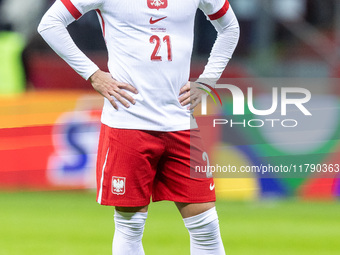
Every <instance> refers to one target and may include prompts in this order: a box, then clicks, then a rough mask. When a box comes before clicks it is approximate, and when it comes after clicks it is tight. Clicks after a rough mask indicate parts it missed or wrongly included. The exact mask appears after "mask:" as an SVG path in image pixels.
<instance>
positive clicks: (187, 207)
mask: <svg viewBox="0 0 340 255" xmlns="http://www.w3.org/2000/svg"><path fill="white" fill-rule="evenodd" d="M175 204H176V206H177V208H178V210H179V212H180V213H181V215H182V218H183V219H185V218H188V217H192V216H195V215H198V214H201V213H203V212H205V211H208V210H209V209H211V208H213V207H215V202H208V203H197V204H188V203H178V202H176V203H175Z"/></svg>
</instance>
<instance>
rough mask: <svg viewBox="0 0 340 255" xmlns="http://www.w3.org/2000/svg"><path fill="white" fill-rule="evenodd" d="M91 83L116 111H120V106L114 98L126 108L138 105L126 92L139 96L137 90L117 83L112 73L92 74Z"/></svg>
mask: <svg viewBox="0 0 340 255" xmlns="http://www.w3.org/2000/svg"><path fill="white" fill-rule="evenodd" d="M90 82H91V84H92V87H93V88H94V89H95V90H96V91H97V92H99V93H100V94H101V95H102V96H103V97H105V98H107V100H109V101H110V103H111V104H112V106H113V107H114V108H115V109H116V110H118V105H117V103H116V101H115V100H114V98H116V100H117V101H119V102H120V103H122V105H124V106H125V107H126V108H129V107H130V103H131V104H135V103H136V101H135V99H134V98H133V97H132V96H130V95H129V94H128V93H127V92H126V91H125V90H128V91H130V92H132V93H135V94H138V91H137V89H136V88H135V87H133V86H132V85H130V84H127V83H123V82H119V81H116V80H115V79H113V78H112V76H111V74H110V73H107V72H103V71H101V70H98V71H96V72H95V73H94V74H92V76H91V77H90ZM113 97H114V98H113ZM129 102H130V103H129Z"/></svg>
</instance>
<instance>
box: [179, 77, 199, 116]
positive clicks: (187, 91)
mask: <svg viewBox="0 0 340 255" xmlns="http://www.w3.org/2000/svg"><path fill="white" fill-rule="evenodd" d="M201 87H202V86H201V85H200V84H198V83H195V82H188V83H187V84H185V85H184V86H183V87H182V88H181V90H180V93H179V95H180V97H179V99H178V100H179V102H180V104H181V105H182V106H186V105H188V110H193V109H194V108H195V107H196V106H197V105H198V104H199V103H200V102H201V100H202V95H203V94H204V93H205V92H204V91H203V90H201V89H199V88H201Z"/></svg>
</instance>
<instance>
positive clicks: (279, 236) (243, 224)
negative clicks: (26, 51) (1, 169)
mask: <svg viewBox="0 0 340 255" xmlns="http://www.w3.org/2000/svg"><path fill="white" fill-rule="evenodd" d="M0 201H1V203H0V220H1V222H0V254H1V255H22V254H25V255H40V254H48V255H97V254H98V255H104V254H108V255H109V254H111V241H112V235H113V231H114V223H113V208H111V207H104V206H99V205H98V204H97V203H96V202H95V194H94V193H93V192H92V191H91V192H87V191H85V192H43V193H38V192H27V193H0ZM217 206H218V213H219V217H220V224H221V232H222V236H223V241H224V244H225V247H226V250H227V254H228V255H273V254H275V255H281V254H282V255H287V254H289V255H307V254H308V255H314V254H315V255H333V254H334V255H335V254H340V203H339V202H301V201H297V200H283V201H267V202H261V201H258V202H225V201H219V202H218V203H217ZM143 240H144V248H145V252H146V255H156V254H162V255H173V254H175V255H188V254H189V236H188V234H187V231H186V229H185V227H184V225H183V222H182V220H181V217H180V215H179V213H178V212H177V209H176V208H175V206H174V205H173V203H171V202H160V203H156V204H151V206H150V210H149V218H148V220H147V224H146V228H145V233H144V239H143Z"/></svg>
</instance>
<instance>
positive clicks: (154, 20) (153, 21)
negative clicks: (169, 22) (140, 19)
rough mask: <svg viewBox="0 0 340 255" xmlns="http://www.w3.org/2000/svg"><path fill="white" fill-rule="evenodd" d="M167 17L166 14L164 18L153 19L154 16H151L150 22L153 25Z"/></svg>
mask: <svg viewBox="0 0 340 255" xmlns="http://www.w3.org/2000/svg"><path fill="white" fill-rule="evenodd" d="M166 18H167V16H165V17H163V18H160V19H153V18H152V17H151V18H150V24H151V25H153V24H155V23H157V22H159V21H161V20H163V19H166Z"/></svg>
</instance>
